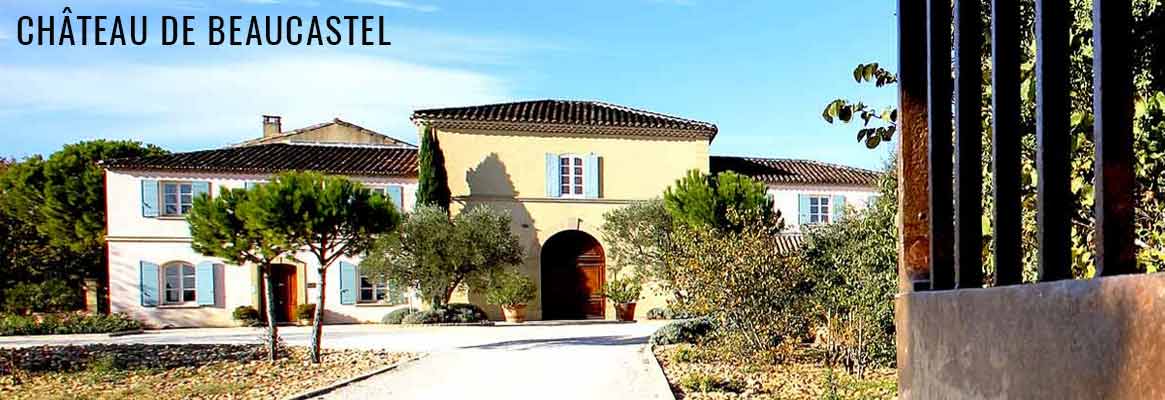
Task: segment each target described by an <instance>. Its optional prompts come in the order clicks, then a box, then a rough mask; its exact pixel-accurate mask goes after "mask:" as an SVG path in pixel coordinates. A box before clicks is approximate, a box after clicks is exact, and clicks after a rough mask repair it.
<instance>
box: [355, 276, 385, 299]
mask: <svg viewBox="0 0 1165 400" xmlns="http://www.w3.org/2000/svg"><path fill="white" fill-rule="evenodd" d="M359 301H360V302H361V303H385V302H387V301H388V283H385V282H379V283H374V282H373V280H372V279H369V278H368V277H367V276H363V275H361V276H360V299H359Z"/></svg>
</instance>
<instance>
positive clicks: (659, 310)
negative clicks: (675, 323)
mask: <svg viewBox="0 0 1165 400" xmlns="http://www.w3.org/2000/svg"><path fill="white" fill-rule="evenodd" d="M698 317H699V316H698V315H695V314H691V313H686V312H683V311H682V310H677V309H675V308H671V307H656V308H652V309H650V310H647V319H688V318H698Z"/></svg>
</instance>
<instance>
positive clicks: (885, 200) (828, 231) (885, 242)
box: [800, 168, 898, 375]
mask: <svg viewBox="0 0 1165 400" xmlns="http://www.w3.org/2000/svg"><path fill="white" fill-rule="evenodd" d="M888 170H889V171H890V172H887V173H886V174H884V175H883V176H882V178H881V180H880V184H879V188H880V190H879V195H878V196H875V197H873V198H872V200H871V202H870V204H869V205H868V206H867V207H866V209H865V210H863V211H861V212H858V213H850V214H847V215H846V216H845V217H843V218H841V219H840V220H839V221H835V222H834V223H832V224H827V225H822V226H820V227H817V228H815V229H812V230H810V231H808V232H807V233H806V234H805V242H804V244H803V245H802V249H801V252H800V254H801V255H800V257H801V263H802V264H803V265H804V266H805V268H806V270H807V272H808V274H809V276H810V282H811V284H810V285H809V287H810V288H811V289H810V293H811V294H810V296H808V300H809V301H810V302H811V303H812V307H813V314H812V315H813V316H814V321H813V323H815V324H817V325H818V326H820V327H822V328H824V329H823V331H824V335H819V336H818V341H819V342H820V343H822V344H824V347H825V350H826V354H825V356H826V361H827V363H828V364H830V365H838V364H843V365H845V366H846V368H847V369H848V370H849V371H851V372H857V373H858V374H859V375H861V374H862V373H864V371H865V370H866V369H867V368H869V367H872V366H888V365H892V364H893V363H894V358H895V348H894V309H893V304H894V295H895V293H897V281H896V278H897V269H898V247H897V242H896V238H897V232H898V231H897V220H896V217H895V216H896V214H897V212H898V196H897V193H898V192H897V187H898V186H897V180H896V176H895V175H894V174H893V172H892V171H893V169H892V168H888Z"/></svg>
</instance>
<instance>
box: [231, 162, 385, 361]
mask: <svg viewBox="0 0 1165 400" xmlns="http://www.w3.org/2000/svg"><path fill="white" fill-rule="evenodd" d="M256 194H257V196H256V198H255V214H254V216H253V218H254V219H255V220H256V221H258V223H259V224H260V225H262V226H264V227H267V229H265V230H264V233H265V234H267V235H271V236H274V237H278V238H280V240H286V241H288V242H289V243H291V244H292V245H293V246H295V248H296V249H297V250H299V251H303V252H305V253H307V254H309V255H310V256H312V257H314V258H315V262H316V263H315V264H316V272H317V273H318V274H319V275H318V276H319V288H318V293H319V297H318V298H317V301H316V311H315V318H314V319H313V321H312V333H311V360H312V362H313V363H317V364H318V363H319V362H320V341H321V339H322V336H323V319H324V318H323V316H324V309H325V308H326V304H327V303H326V302H325V301H326V300H327V297H326V296H327V295H326V294H327V283H328V282H327V270H328V267H331V266H332V264H334V263H335V262H336V261H337V260H339V259H340V257H344V256H348V257H351V256H357V255H361V254H364V253H365V252H366V251H367V250H368V248H369V246H370V245H371V244H372V243H373V241H374V239H375V238H376V237H377V236H378V235H381V234H383V233H387V232H391V231H393V230H394V229H396V227H397V225H398V224H399V223H400V214H399V213H398V212H397V211H396V209H395V208H394V207H393V205H392V202H391V201H389V199H387V198H385V197H383V196H379V195H376V194H373V193H372V192H371V191H370V190H368V189H367V188H364V187H363V186H362V185H361V184H360V183H359V182H354V181H352V180H350V179H348V178H345V177H341V176H331V175H324V174H320V173H316V172H288V173H283V174H279V175H277V176H276V177H275V179H274V180H273V181H272V182H270V183H268V184H266V185H263V186H262V190H259V191H258V192H256Z"/></svg>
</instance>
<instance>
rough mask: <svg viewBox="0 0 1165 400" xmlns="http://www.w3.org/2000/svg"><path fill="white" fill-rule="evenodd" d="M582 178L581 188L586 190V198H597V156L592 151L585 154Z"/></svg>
mask: <svg viewBox="0 0 1165 400" xmlns="http://www.w3.org/2000/svg"><path fill="white" fill-rule="evenodd" d="M583 180H584V182H583V184H584V187H583V190H585V191H586V196H587V198H590V199H597V198H599V156H597V155H595V154H593V153H592V154H590V155H587V157H586V163H584V168H583Z"/></svg>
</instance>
